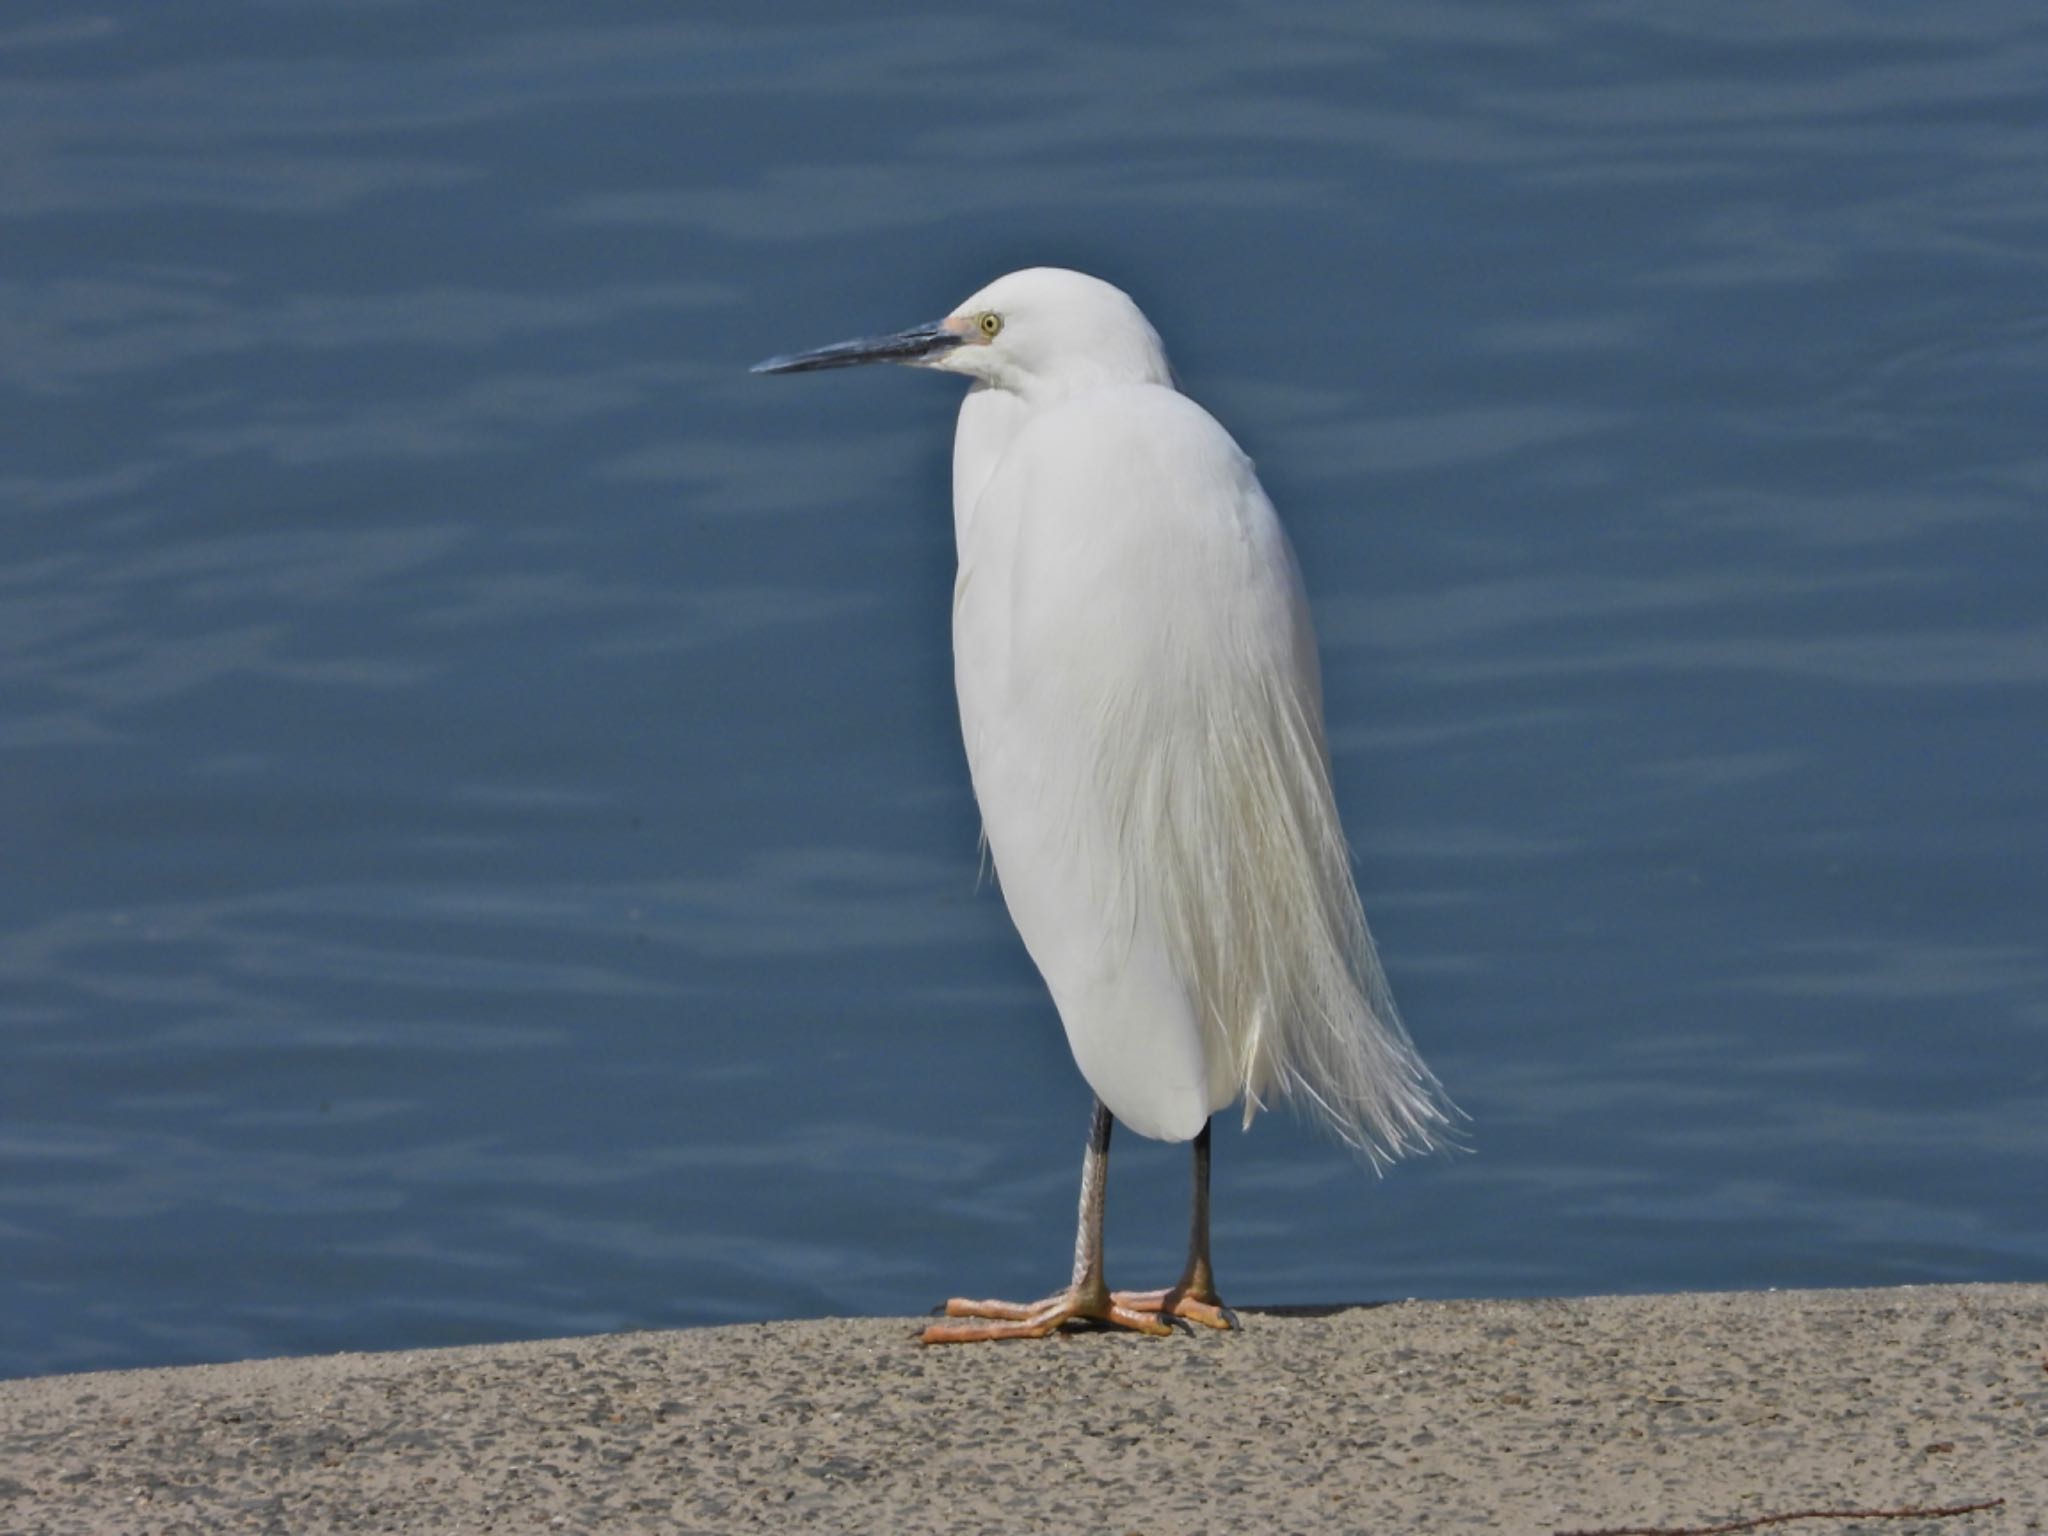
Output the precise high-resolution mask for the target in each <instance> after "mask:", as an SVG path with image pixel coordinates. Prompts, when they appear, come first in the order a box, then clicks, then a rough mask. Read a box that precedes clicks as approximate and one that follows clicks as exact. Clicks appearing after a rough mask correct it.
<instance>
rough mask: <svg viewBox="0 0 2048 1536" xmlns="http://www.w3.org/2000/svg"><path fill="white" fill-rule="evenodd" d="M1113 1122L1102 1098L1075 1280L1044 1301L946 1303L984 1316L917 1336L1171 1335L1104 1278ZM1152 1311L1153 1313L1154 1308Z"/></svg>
mask: <svg viewBox="0 0 2048 1536" xmlns="http://www.w3.org/2000/svg"><path fill="white" fill-rule="evenodd" d="M1115 1124H1116V1122H1115V1121H1114V1120H1112V1119H1111V1118H1110V1114H1109V1110H1108V1108H1107V1107H1106V1106H1105V1105H1104V1104H1103V1102H1102V1101H1101V1100H1100V1099H1097V1100H1096V1101H1095V1118H1094V1119H1093V1120H1092V1121H1091V1122H1090V1124H1089V1127H1088V1153H1087V1156H1085V1157H1084V1158H1083V1159H1082V1160H1081V1221H1080V1227H1079V1229H1078V1230H1077V1231H1076V1232H1075V1234H1074V1278H1073V1282H1072V1283H1071V1284H1070V1285H1068V1287H1067V1288H1066V1289H1065V1290H1064V1291H1061V1292H1059V1293H1058V1294H1057V1295H1054V1296H1048V1297H1046V1298H1045V1300H1043V1301H1030V1302H1015V1301H964V1300H961V1299H960V1298H958V1297H955V1298H954V1299H953V1300H951V1301H949V1302H947V1303H946V1316H948V1317H972V1318H983V1319H987V1321H983V1322H973V1323H933V1324H932V1325H931V1326H930V1327H929V1328H927V1329H925V1331H924V1333H923V1334H922V1335H921V1342H923V1343H926V1344H972V1343H978V1342H979V1341H981V1340H983V1339H1040V1338H1044V1337H1045V1336H1046V1335H1047V1334H1049V1333H1055V1332H1057V1331H1058V1330H1059V1329H1061V1328H1063V1327H1064V1326H1066V1325H1067V1324H1068V1323H1074V1322H1084V1321H1086V1322H1098V1323H1113V1324H1115V1325H1116V1326H1118V1327H1120V1328H1131V1329H1135V1330H1136V1331H1137V1332H1139V1333H1171V1332H1173V1329H1172V1328H1171V1327H1169V1326H1168V1325H1167V1324H1166V1323H1164V1322H1162V1321H1161V1320H1160V1319H1159V1318H1158V1317H1156V1316H1152V1315H1150V1314H1149V1313H1147V1312H1145V1311H1141V1310H1139V1309H1136V1308H1132V1307H1126V1306H1124V1305H1122V1304H1121V1303H1120V1302H1119V1301H1118V1300H1117V1299H1116V1298H1115V1297H1113V1296H1111V1295H1110V1293H1109V1287H1108V1286H1107V1285H1106V1284H1104V1283H1103V1279H1102V1197H1103V1192H1104V1191H1105V1190H1106V1189H1107V1188H1108V1184H1109V1132H1110V1128H1111V1127H1112V1126H1113V1125H1115ZM1154 1310H1156V1309H1154Z"/></svg>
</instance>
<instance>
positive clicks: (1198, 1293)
mask: <svg viewBox="0 0 2048 1536" xmlns="http://www.w3.org/2000/svg"><path fill="white" fill-rule="evenodd" d="M1111 1300H1112V1301H1114V1302H1115V1303H1116V1305H1118V1306H1120V1307H1128V1308H1130V1309H1131V1310H1132V1311H1133V1312H1152V1313H1164V1314H1166V1315H1167V1316H1169V1317H1180V1318H1185V1319H1187V1321H1189V1322H1191V1323H1201V1324H1203V1325H1204V1326H1205V1327H1209V1328H1237V1327H1239V1326H1241V1325H1240V1324H1239V1323H1238V1320H1237V1314H1236V1313H1235V1312H1233V1311H1231V1310H1230V1308H1228V1307H1226V1306H1225V1305H1223V1298H1222V1297H1220V1296H1218V1295H1217V1294H1216V1275H1215V1272H1214V1271H1213V1270H1211V1269H1210V1267H1209V1122H1208V1121H1206V1120H1205V1121H1203V1122H1202V1131H1201V1134H1200V1135H1198V1136H1197V1137H1195V1202H1194V1213H1193V1217H1192V1219H1191V1220H1190V1222H1189V1228H1188V1265H1187V1268H1186V1269H1184V1270H1182V1271H1181V1276H1180V1279H1179V1280H1178V1281H1176V1282H1175V1283H1174V1284H1172V1285H1170V1286H1168V1287H1167V1288H1166V1289H1165V1290H1163V1291H1118V1292H1117V1293H1116V1294H1115V1295H1114V1296H1113V1297H1112V1298H1111Z"/></svg>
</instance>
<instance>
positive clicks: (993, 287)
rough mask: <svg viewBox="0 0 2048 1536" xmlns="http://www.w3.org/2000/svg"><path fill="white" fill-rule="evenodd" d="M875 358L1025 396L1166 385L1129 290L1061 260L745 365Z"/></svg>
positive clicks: (1160, 354)
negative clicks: (914, 316) (875, 328)
mask: <svg viewBox="0 0 2048 1536" xmlns="http://www.w3.org/2000/svg"><path fill="white" fill-rule="evenodd" d="M883 362H890V363H909V364H911V365H913V366H916V367H920V368H936V369H941V370H943V371H945V372H947V373H959V374H965V375H966V376H967V377H968V378H970V379H973V380H975V381H976V382H977V383H979V384H983V385H987V386H990V387H992V388H995V389H1008V390H1014V391H1015V392H1016V393H1018V394H1021V395H1026V396H1030V397H1033V398H1051V397H1056V396H1059V395H1066V394H1074V393H1078V392H1080V391H1083V390H1087V389H1097V388H1101V387H1103V386H1105V385H1110V384H1164V385H1167V386H1169V387H1171V385H1172V382H1173V373H1172V370H1171V369H1170V368H1169V367H1168V366H1167V362H1166V349H1165V348H1164V347H1162V346H1161V345H1160V342H1159V334H1158V332H1156V331H1154V330H1153V329H1152V326H1151V323H1150V322H1149V321H1147V320H1146V319H1145V316H1144V315H1143V313H1141V312H1140V310H1139V309H1138V306H1137V305H1136V304H1134V303H1132V302H1131V298H1130V295H1128V294H1127V293H1125V292H1124V291H1123V290H1122V289H1120V288H1115V287H1112V286H1111V285H1110V284H1108V283H1105V282H1103V281H1102V280H1101V279H1100V278H1096V277H1089V276H1088V275H1087V274H1086V273H1082V272H1070V271H1067V270H1066V269H1065V268H1062V267H1029V268H1026V269H1025V270H1024V271H1022V272H1012V273H1010V274H1009V275H1008V276H1007V277H999V278H997V279H996V280H995V281H994V282H992V283H990V284H989V285H988V286H987V287H986V288H984V289H982V290H981V291H980V292H979V293H977V294H975V295H974V296H973V297H971V298H969V299H968V300H967V301H966V302H965V303H963V304H961V305H960V306H959V307H958V308H957V309H955V310H954V311H953V312H952V313H951V314H950V315H948V316H946V317H945V319H943V320H938V321H934V322H933V323H931V324H929V325H919V326H912V327H911V328H910V329H909V330H906V331H898V332H897V333H896V334H894V335H893V336H876V337H870V338H865V339H862V340H859V341H842V342H838V343H836V344H834V345H832V346H829V347H820V348H818V349H817V350H816V351H814V352H798V353H793V354H791V355H790V356H787V357H771V358H769V359H768V361H766V362H765V363H757V364H755V366H754V372H756V373H803V372H807V371H809V370H812V369H817V368H848V367H852V366H853V365H854V364H857V363H883Z"/></svg>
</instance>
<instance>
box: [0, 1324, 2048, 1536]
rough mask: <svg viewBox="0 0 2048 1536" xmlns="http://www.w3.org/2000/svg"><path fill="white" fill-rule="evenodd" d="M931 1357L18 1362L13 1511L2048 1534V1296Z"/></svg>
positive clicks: (989, 1528) (827, 1351)
mask: <svg viewBox="0 0 2048 1536" xmlns="http://www.w3.org/2000/svg"><path fill="white" fill-rule="evenodd" d="M1245 1322H1246V1328H1245V1331H1244V1332H1243V1333H1241V1334H1237V1335H1231V1336H1217V1335H1203V1336H1199V1337H1193V1338H1177V1339H1167V1340H1153V1339H1137V1338H1128V1337H1120V1336H1113V1335H1101V1334H1097V1335H1084V1336H1077V1337H1070V1338H1064V1339H1057V1340H1048V1341H1042V1342H1028V1343H1016V1344H1004V1345H973V1346H963V1347H954V1348H944V1349H932V1350H927V1349H920V1348H919V1347H918V1346H916V1345H915V1344H914V1343H912V1342H911V1339H912V1332H913V1328H914V1325H913V1324H911V1323H909V1322H904V1321H895V1320H879V1319H859V1320H851V1321H823V1322H795V1323H768V1324H761V1325H755V1326H748V1327H738V1328H711V1329H703V1330H699V1331H693V1332H681V1333H661V1334H624V1335H616V1336H609V1337H602V1338H592V1339H574V1340H566V1341H561V1342H550V1343H542V1344H511V1345H501V1346H491V1347H486V1348H471V1349H449V1350H433V1351H423V1352H416V1353H408V1354H388V1355H341V1356H334V1357H330V1358H322V1359H308V1360H265V1361H255V1362H250V1363H247V1364H241V1365H222V1366H198V1367H193V1368H189V1369H181V1370H162V1371H127V1372H116V1373H109V1374H103V1375H85V1376H59V1377H46V1378H42V1379H39V1380H30V1381H13V1382H0V1531H8V1532H38V1533H49V1536H57V1533H63V1532H74V1531H76V1532H92V1533H95V1536H97V1533H102V1532H182V1531H194V1532H197V1531H205V1532H243V1531H266V1532H270V1531H275V1532H292V1533H308V1532H323V1531H362V1530H376V1531H419V1532H434V1533H450V1536H454V1533H465V1532H473V1531H475V1532H481V1531H494V1532H513V1531H562V1530H568V1531H601V1532H607V1533H610V1532H627V1531H661V1532H699V1531H701V1532H720V1533H723V1532H733V1531H804V1530H816V1531H832V1532H868V1531H874V1532H891V1533H910V1532H940V1531H943V1532H983V1531H986V1532H1006V1533H1007V1532H1020V1531H1056V1532H1063V1533H1065V1532H1074V1533H1080V1532H1112V1533H1118V1536H1121V1533H1125V1532H1139V1533H1143V1536H1169V1533H1192V1532H1215V1533H1218V1536H1222V1533H1240V1532H1241V1533H1247V1536H1258V1533H1268V1532H1297V1531H1298V1532H1332V1531H1345V1532H1350V1531H1362V1532H1373V1533H1393V1532H1419V1531H1451V1530H1470V1531H1486V1532H1502V1533H1523V1532H1528V1533H1542V1532H1550V1531H1554V1530H1560V1529H1570V1528H1588V1527H1608V1526H1623V1525H1668V1526H1691V1525H1704V1524H1711V1523H1714V1522H1718V1521H1726V1520H1734V1519H1739V1518H1744V1517H1748V1516H1755V1515H1762V1514H1766V1513H1772V1512H1780V1511H1787V1510H1796V1509H1810V1508H1840V1507H1845V1506H1861V1507H1865V1508H1870V1507H1886V1508H1891V1507H1899V1506H1934V1505H1952V1504H1962V1503H1970V1502H1975V1501H1978V1500H1983V1499H1992V1498H2000V1497H2002V1498H2003V1499H2005V1501H2006V1503H2005V1505H2004V1507H2003V1508H2001V1509H1997V1510H1992V1511H1989V1512H1985V1513H1980V1514H1973V1515H1967V1516H1958V1517H1953V1518H1944V1519H1929V1520H1891V1521H1883V1522H1847V1521H1827V1522H1818V1523H1811V1524H1802V1525H1799V1526H1792V1527H1780V1529H1790V1530H1793V1531H1805V1532H1823V1531H1825V1532H1833V1533H1842V1532H1848V1531H1856V1530H1864V1531H1872V1532H1875V1531H1882V1532H1884V1536H1908V1533H1910V1532H1913V1531H1922V1532H1939V1533H1940V1536H1980V1533H1987V1536H1988V1533H1998V1536H2018V1533H2020V1532H2038V1531H2041V1530H2043V1528H2044V1521H2048V1285H1996V1286H1993V1285H1985V1286H1929V1287H1917V1288H1910V1289H1902V1290H1881V1291H1807V1292H1769V1293H1764V1294H1736V1295H1685V1296H1642V1297H1602V1298H1595V1299H1592V1300H1584V1301H1463V1302H1405V1303H1399V1304H1394V1305H1386V1306H1368V1307H1354V1308H1342V1309H1331V1310H1327V1311H1322V1310H1317V1311H1313V1312H1310V1311H1298V1312H1265V1313H1260V1312H1251V1313H1248V1314H1247V1315H1246V1318H1245Z"/></svg>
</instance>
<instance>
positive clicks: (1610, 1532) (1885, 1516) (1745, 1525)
mask: <svg viewBox="0 0 2048 1536" xmlns="http://www.w3.org/2000/svg"><path fill="white" fill-rule="evenodd" d="M2004 1502H2005V1500H2003V1499H1986V1500H1985V1501H1984V1502H1983V1503H1981V1504H1945V1505H1942V1506H1941V1507H1940V1508H1938V1509H1795V1510H1790V1511H1788V1512H1787V1513H1785V1514H1782V1515H1758V1516H1756V1517H1755V1518H1754V1519H1750V1520H1730V1521H1729V1522H1728V1523H1727V1524H1726V1525H1613V1526H1607V1527H1604V1528H1603V1529H1601V1530H1597V1531H1559V1532H1558V1533H1557V1536H1728V1533H1729V1532H1730V1531H1753V1530H1755V1529H1756V1528H1757V1527H1758V1526H1760V1525H1783V1524H1784V1523H1785V1522H1786V1521H1788V1520H1940V1519H1943V1518H1945V1517H1946V1516H1949V1515H1974V1514H1975V1513H1976V1512H1977V1511H1978V1510H1980V1509H1996V1508H1998V1507H1999V1505H2001V1504H2003V1503H2004Z"/></svg>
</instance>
